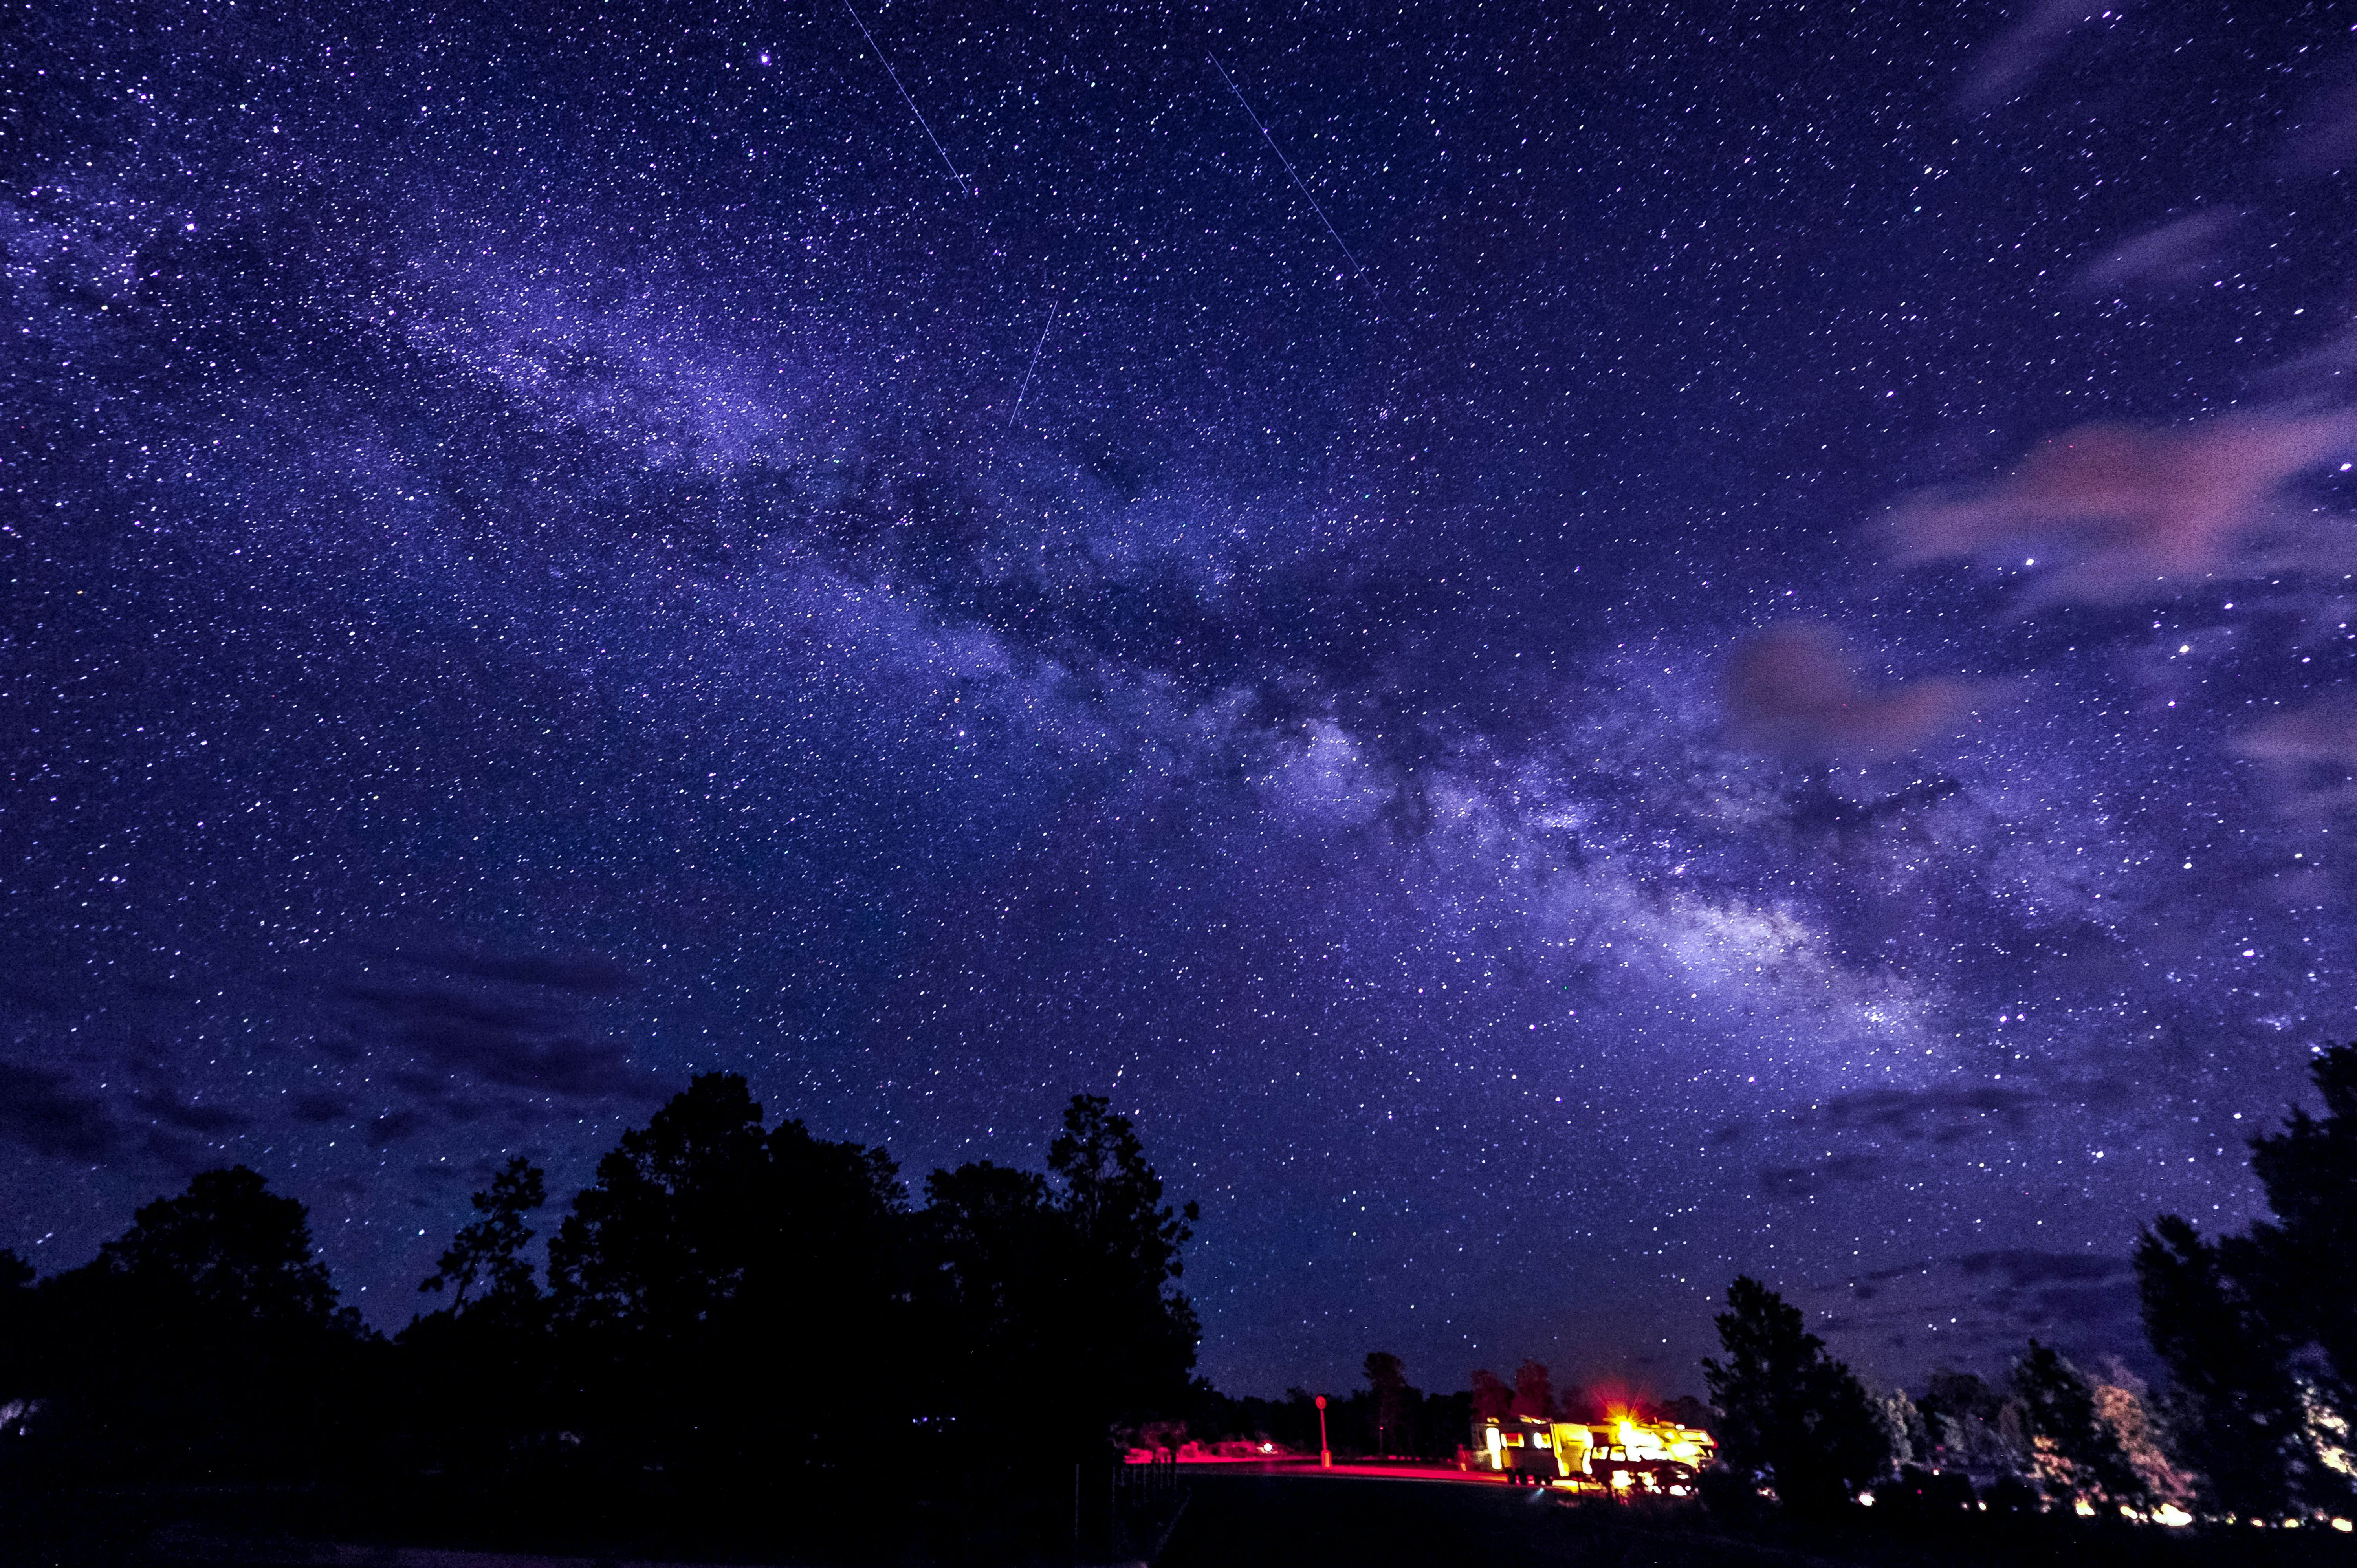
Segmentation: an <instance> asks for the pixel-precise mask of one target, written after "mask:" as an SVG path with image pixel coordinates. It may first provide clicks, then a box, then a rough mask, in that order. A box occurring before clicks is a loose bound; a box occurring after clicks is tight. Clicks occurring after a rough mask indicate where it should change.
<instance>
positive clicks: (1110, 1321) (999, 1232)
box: [920, 1094, 1199, 1455]
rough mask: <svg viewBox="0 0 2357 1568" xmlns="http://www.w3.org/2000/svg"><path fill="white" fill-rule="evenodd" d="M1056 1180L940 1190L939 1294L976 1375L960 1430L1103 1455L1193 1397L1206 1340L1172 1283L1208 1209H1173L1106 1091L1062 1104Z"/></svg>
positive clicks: (952, 1181) (947, 1185)
mask: <svg viewBox="0 0 2357 1568" xmlns="http://www.w3.org/2000/svg"><path fill="white" fill-rule="evenodd" d="M1048 1169H1049V1174H1048V1176H1045V1177H1043V1176H1036V1175H1033V1174H1032V1173H1030V1172H1027V1171H1018V1170H1011V1169H1008V1168H1006V1167H1004V1166H998V1165H991V1164H989V1163H988V1162H983V1163H980V1164H975V1165H963V1166H961V1167H959V1168H958V1169H957V1170H954V1171H937V1172H935V1173H934V1174H933V1176H931V1178H929V1179H928V1180H927V1182H926V1184H925V1191H926V1197H927V1200H928V1206H927V1208H926V1210H925V1212H924V1213H923V1215H921V1216H920V1219H921V1220H922V1221H923V1225H924V1231H925V1234H926V1236H927V1237H928V1239H929V1245H930V1246H931V1248H932V1249H933V1250H934V1254H935V1258H936V1266H935V1270H934V1275H933V1281H932V1285H931V1289H932V1291H933V1293H934V1300H935V1303H936V1311H937V1312H939V1313H942V1314H944V1315H945V1316H944V1318H943V1321H944V1325H945V1326H944V1327H943V1329H942V1338H943V1339H944V1340H945V1342H946V1343H948V1344H949V1345H951V1346H952V1347H954V1352H953V1353H954V1354H955V1355H956V1356H957V1357H958V1359H959V1363H960V1364H961V1365H962V1366H963V1367H965V1368H967V1369H970V1377H971V1381H970V1382H969V1384H968V1387H967V1396H968V1397H967V1398H966V1399H965V1400H964V1401H963V1416H962V1419H963V1420H965V1421H966V1422H968V1423H976V1424H978V1425H980V1426H982V1427H984V1428H987V1429H990V1430H994V1431H1005V1430H1006V1429H1007V1427H1008V1423H1017V1424H1019V1425H1021V1426H1023V1427H1025V1428H1026V1429H1028V1430H1029V1431H1030V1432H1031V1433H1032V1434H1034V1435H1035V1436H1036V1437H1038V1438H1039V1439H1042V1440H1045V1441H1046V1442H1048V1443H1049V1444H1050V1445H1051V1446H1053V1447H1055V1448H1056V1449H1057V1450H1058V1451H1060V1452H1063V1453H1066V1454H1070V1455H1082V1454H1085V1455H1099V1454H1101V1452H1102V1451H1103V1449H1104V1447H1105V1444H1107V1442H1108V1438H1109V1434H1110V1432H1111V1431H1112V1428H1113V1427H1114V1424H1115V1423H1133V1424H1134V1423H1135V1422H1136V1421H1138V1420H1141V1419H1145V1418H1147V1417H1150V1416H1154V1415H1157V1414H1163V1413H1168V1412H1172V1411H1176V1410H1179V1409H1180V1408H1183V1407H1184V1406H1185V1405H1186V1403H1187V1402H1188V1401H1189V1398H1190V1396H1189V1384H1188V1373H1189V1369H1191V1368H1192V1367H1193V1366H1194V1364H1195V1345H1196V1340H1197V1337H1198V1333H1199V1330H1198V1328H1197V1326H1196V1321H1195V1315H1194V1309H1193V1307H1192V1306H1191V1305H1189V1303H1188V1301H1187V1298H1186V1296H1185V1295H1183V1294H1180V1293H1179V1291H1178V1290H1177V1289H1176V1288H1175V1282H1176V1281H1177V1280H1178V1278H1179V1274H1180V1273H1181V1270H1182V1267H1183V1261H1182V1257H1181V1249H1182V1248H1183V1247H1184V1245H1185V1243H1186V1241H1187V1239H1188V1237H1189V1234H1190V1233H1191V1232H1190V1227H1191V1225H1192V1222H1193V1221H1194V1219H1196V1217H1197V1210H1196V1208H1195V1206H1194V1205H1193V1204H1192V1203H1189V1204H1187V1205H1185V1206H1183V1208H1175V1209H1174V1208H1171V1207H1170V1206H1168V1205H1167V1204H1165V1203H1164V1202H1163V1201H1162V1197H1163V1187H1162V1178H1161V1177H1160V1176H1158V1175H1157V1173H1156V1172H1155V1169H1154V1167H1153V1165H1151V1164H1150V1163H1149V1162H1148V1161H1147V1160H1146V1152H1145V1147H1144V1145H1143V1144H1142V1143H1141V1142H1140V1141H1139V1139H1138V1137H1137V1133H1136V1130H1135V1128H1134V1127H1133V1126H1132V1125H1131V1124H1130V1122H1129V1120H1128V1119H1127V1118H1126V1117H1124V1116H1121V1115H1118V1114H1116V1113H1115V1112H1114V1111H1113V1109H1112V1106H1111V1104H1110V1102H1109V1101H1105V1100H1103V1098H1101V1097H1098V1096H1095V1095H1086V1094H1082V1095H1075V1096H1073V1098H1072V1101H1071V1104H1070V1105H1069V1106H1067V1107H1066V1108H1065V1112H1064V1124H1063V1131H1062V1132H1061V1133H1060V1134H1058V1136H1057V1137H1056V1139H1055V1140H1054V1141H1053V1142H1052V1143H1051V1144H1049V1149H1048ZM1018 1412H1028V1415H1027V1414H1021V1413H1018Z"/></svg>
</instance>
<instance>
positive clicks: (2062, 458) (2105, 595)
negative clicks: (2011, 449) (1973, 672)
mask: <svg viewBox="0 0 2357 1568" xmlns="http://www.w3.org/2000/svg"><path fill="white" fill-rule="evenodd" d="M2352 448H2357V413H2314V414H2301V413H2287V412H2280V411H2278V412H2273V413H2256V414H2246V415H2242V416H2239V417H2235V418H2232V419H2220V420H2213V421H2212V422H2210V423H2208V424H2200V425H2189V426H2183V427H2179V428H2173V429H2158V430H2152V429H2138V428H2136V427H2133V426H2129V425H2122V424H2084V425H2081V426H2080V427H2078V428H2077V429H2075V430H2072V431H2068V432H2066V433H2064V434H2063V435H2058V436H2056V437H2055V438H2054V439H2052V440H2050V441H2049V442H2047V443H2046V444H2045V445H2044V446H2040V448H2039V449H2038V450H2037V451H2035V452H2033V453H2032V454H2031V455H2030V456H2029V458H2028V459H2027V460H2026V461H2024V462H2023V463H2022V465H2021V466H2020V467H2018V468H2017V469H2015V470H2014V472H2013V473H2011V474H2010V475H2008V476H2007V477H2006V478H2003V479H2000V480H1997V481H1996V483H1994V484H1988V485H1983V486H1979V487H1976V488H1973V489H1948V490H1940V491H1932V492H1927V493H1925V494H1923V495H1921V496H1918V497H1916V498H1915V499H1911V500H1909V501H1907V502H1904V503H1902V504H1901V505H1900V508H1899V510H1898V511H1897V512H1896V514H1895V515H1894V516H1893V517H1892V519H1891V530H1892V534H1893V537H1894V539H1895V541H1896V543H1897V546H1898V552H1899V555H1900V559H1901V560H1902V561H1906V562H1926V561H1937V560H1946V559H1966V560H1981V561H1987V562H1991V563H1997V564H2020V565H2025V566H2027V565H2032V564H2035V565H2039V566H2041V567H2043V568H2044V571H2043V576H2042V581H2041V583H2040V585H2039V587H2038V589H2037V590H2036V592H2035V593H2034V595H2033V598H2034V599H2035V600H2037V601H2039V602H2048V603H2051V602H2059V601H2061V600H2066V599H2083V600H2098V601H2106V602H2115V601H2119V600H2126V599H2132V598H2135V597H2137V596H2141V595H2147V594H2151V593H2154V592H2156V591H2163V592H2165V591H2168V590H2169V589H2170V588H2171V587H2181V586H2182V585H2185V584H2186V583H2187V582H2190V581H2192V580H2195V579H2199V578H2203V577H2213V576H2219V575H2235V574H2240V573H2243V572H2246V571H2252V570H2261V569H2268V568H2270V567H2271V568H2273V569H2277V570H2280V569H2282V566H2283V565H2284V564H2285V563H2284V561H2283V560H2282V559H2281V558H2280V557H2268V558H2262V557H2261V556H2260V555H2259V554H2258V553H2256V550H2255V547H2256V546H2258V545H2259V544H2261V543H2263V542H2266V541H2267V540H2268V539H2269V537H2270V536H2280V535H2287V534H2290V533H2291V532H2293V530H2292V529H2291V527H2290V525H2289V523H2288V521H2287V519H2286V517H2285V516H2284V515H2283V512H2282V510H2281V508H2280V507H2279V505H2278V504H2277V497H2278V493H2279V492H2280V491H2281V489H2282V488H2283V486H2284V485H2285V484H2286V482H2287V481H2288V480H2290V479H2291V478H2294V477H2295V476H2297V475H2298V474H2299V473H2300V472H2301V471H2302V470H2303V469H2307V468H2310V467H2315V466H2316V465H2317V464H2319V463H2322V462H2324V461H2325V460H2326V459H2328V458H2330V457H2334V456H2340V455H2341V453H2343V452H2345V451H2349V450H2352ZM2295 543H2297V544H2298V545H2300V546H2303V547H2310V548H2312V545H2313V541H2295ZM2298 554H2299V552H2298V550H2295V551H2294V552H2293V559H2294V560H2295V561H2296V560H2297V559H2298Z"/></svg>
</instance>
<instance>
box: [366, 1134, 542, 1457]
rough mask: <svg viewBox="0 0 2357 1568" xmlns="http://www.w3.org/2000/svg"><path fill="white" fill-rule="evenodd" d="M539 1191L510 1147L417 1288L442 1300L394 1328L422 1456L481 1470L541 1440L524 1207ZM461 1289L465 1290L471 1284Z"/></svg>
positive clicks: (537, 1303)
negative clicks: (471, 1213)
mask: <svg viewBox="0 0 2357 1568" xmlns="http://www.w3.org/2000/svg"><path fill="white" fill-rule="evenodd" d="M546 1201H547V1185H546V1178H545V1177H544V1176H543V1174H542V1173H541V1171H540V1170H539V1169H538V1168H537V1167H536V1166H534V1165H533V1164H532V1163H531V1162H530V1161H529V1160H526V1159H524V1158H523V1157H522V1156H521V1155H518V1156H516V1157H514V1158H512V1159H511V1160H509V1162H508V1163H507V1165H506V1167H505V1168H504V1169H502V1170H500V1172H499V1173H497V1174H496V1175H495V1176H492V1178H491V1185H490V1187H489V1188H488V1189H487V1190H485V1191H482V1192H479V1193H476V1194H475V1195H474V1196H473V1198H472V1202H473V1205H474V1208H475V1212H476V1214H477V1215H479V1219H474V1220H472V1221H470V1222H469V1223H468V1224H466V1225H463V1226H461V1227H460V1228H459V1230H458V1233H457V1237H456V1238H455V1239H453V1240H452V1241H451V1244H450V1246H449V1247H448V1248H447V1249H446V1250H445V1251H444V1252H443V1253H442V1258H441V1263H440V1266H439V1268H437V1269H436V1272H435V1273H434V1274H433V1275H431V1276H430V1277H428V1278H426V1279H425V1280H422V1281H420V1282H419V1283H418V1287H417V1288H418V1289H419V1290H420V1291H425V1292H439V1291H441V1290H443V1289H444V1288H445V1287H446V1286H448V1287H454V1288H453V1289H452V1293H451V1294H452V1300H451V1303H450V1305H448V1306H447V1307H444V1308H442V1309H440V1310H439V1311H436V1312H433V1313H429V1314H426V1315H425V1316H420V1317H417V1318H415V1319H413V1320H412V1321H411V1323H410V1325H409V1326H408V1327H407V1328H404V1330H402V1332H401V1335H400V1337H399V1345H400V1348H401V1351H402V1355H403V1359H404V1366H403V1369H402V1370H403V1375H404V1380H405V1381H406V1383H407V1385H408V1388H409V1391H410V1393H411V1395H412V1396H413V1397H411V1398H410V1399H407V1400H404V1402H402V1405H401V1408H402V1410H403V1411H404V1412H406V1414H407V1417H408V1420H407V1422H406V1423H405V1424H406V1425H407V1427H408V1428H409V1432H410V1437H411V1440H412V1442H413V1443H414V1444H416V1445H417V1446H418V1448H419V1449H420V1451H421V1456H422V1457H434V1458H438V1459H439V1460H440V1461H441V1462H442V1463H443V1464H445V1465H446V1466H450V1467H452V1468H454V1469H457V1470H459V1471H461V1472H462V1473H466V1474H471V1475H488V1474H490V1473H493V1472H495V1471H496V1470H497V1469H498V1467H499V1466H500V1465H502V1464H503V1463H506V1462H507V1460H508V1459H509V1457H510V1455H511V1454H512V1453H513V1452H514V1451H516V1450H517V1449H519V1448H522V1447H529V1446H534V1445H545V1444H546V1443H547V1441H548V1433H547V1429H548V1428H549V1427H550V1426H551V1425H552V1424H553V1420H554V1418H553V1414H552V1392H553V1391H552V1389H551V1386H550V1385H551V1381H552V1380H553V1379H554V1376H555V1373H556V1367H555V1364H554V1357H553V1354H552V1352H553V1350H554V1346H553V1345H552V1344H551V1341H550V1337H549V1316H548V1302H547V1298H546V1297H545V1296H544V1295H543V1294H541V1292H540V1289H539V1287H538V1286H537V1285H535V1284H534V1283H533V1277H532V1261H531V1260H530V1259H529V1258H527V1257H526V1256H525V1255H524V1251H523V1250H524V1248H525V1246H526V1245H528V1244H529V1243H530V1242H531V1240H532V1238H533V1231H532V1229H531V1227H530V1226H529V1225H527V1224H526V1223H525V1219H526V1217H527V1216H528V1215H530V1214H531V1212H532V1211H533V1209H535V1208H540V1207H541V1206H542V1205H543V1204H544V1202H546ZM470 1293H472V1294H470Z"/></svg>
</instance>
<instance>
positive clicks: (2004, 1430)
mask: <svg viewBox="0 0 2357 1568" xmlns="http://www.w3.org/2000/svg"><path fill="white" fill-rule="evenodd" d="M2005 1405H2006V1396H2005V1395H2004V1394H2003V1393H2001V1392H2000V1391H1997V1390H1996V1389H1994V1388H1992V1387H1990V1386H1989V1384H1988V1383H1987V1382H1986V1381H1985V1380H1982V1379H1981V1378H1979V1377H1976V1376H1975V1375H1974V1374H1973V1373H1971V1372H1959V1371H1955V1370H1953V1369H1950V1368H1947V1367H1940V1368H1936V1369H1933V1371H1932V1377H1931V1380H1930V1382H1929V1384H1928V1385H1927V1386H1926V1388H1925V1389H1924V1392H1923V1398H1922V1399H1921V1402H1919V1403H1918V1405H1917V1409H1918V1410H1919V1411H1920V1412H1921V1415H1922V1419H1923V1425H1924V1431H1925V1434H1926V1436H1927V1437H1928V1438H1929V1439H1930V1441H1931V1448H1932V1455H1931V1456H1932V1459H1933V1460H1934V1461H1935V1462H1936V1463H1937V1464H1938V1465H1939V1466H1941V1467H1943V1468H1944V1469H1953V1470H1969V1471H1972V1472H1974V1473H1975V1474H1977V1475H1981V1476H1984V1477H1990V1478H1994V1477H1997V1476H2001V1475H2018V1474H2019V1473H2020V1472H2021V1471H2023V1470H2025V1469H2027V1468H2029V1463H2030V1461H2029V1451H2028V1449H2027V1448H2026V1447H2025V1446H2024V1445H2023V1444H2022V1442H2021V1441H2018V1438H2019V1428H2020V1423H2018V1421H2015V1422H2008V1421H2007V1418H2006V1413H2005Z"/></svg>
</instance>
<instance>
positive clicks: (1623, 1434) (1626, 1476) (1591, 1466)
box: [1473, 1415, 1717, 1496]
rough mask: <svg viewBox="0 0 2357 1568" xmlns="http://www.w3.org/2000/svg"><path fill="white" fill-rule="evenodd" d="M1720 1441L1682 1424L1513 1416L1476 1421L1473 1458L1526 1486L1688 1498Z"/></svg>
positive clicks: (1627, 1418) (1481, 1465)
mask: <svg viewBox="0 0 2357 1568" xmlns="http://www.w3.org/2000/svg"><path fill="white" fill-rule="evenodd" d="M1715 1453H1717V1444H1715V1443H1714V1442H1712V1441H1711V1435H1710V1434H1709V1433H1707V1432H1705V1431H1703V1430H1702V1429H1701V1428H1700V1427H1696V1426H1680V1425H1678V1424H1676V1423H1674V1422H1645V1421H1638V1420H1635V1419H1633V1418H1631V1417H1628V1416H1620V1417H1617V1418H1615V1419H1613V1420H1611V1421H1607V1422H1601V1423H1588V1422H1579V1421H1541V1420H1540V1419H1538V1418H1537V1417H1536V1416H1528V1415H1510V1416H1507V1417H1506V1418H1504V1419H1503V1420H1498V1419H1495V1418H1491V1419H1488V1420H1483V1421H1477V1422H1475V1423H1473V1463H1474V1466H1475V1467H1476V1468H1479V1469H1483V1470H1491V1471H1494V1472H1497V1473H1498V1474H1501V1475H1503V1476H1506V1477H1509V1478H1511V1479H1512V1480H1513V1481H1514V1482H1515V1484H1517V1485H1519V1486H1554V1485H1570V1486H1590V1487H1605V1488H1608V1489H1609V1490H1612V1491H1616V1492H1626V1491H1651V1492H1669V1493H1672V1494H1674V1495H1678V1496H1683V1495H1684V1494H1685V1493H1686V1492H1687V1491H1688V1490H1689V1489H1691V1488H1692V1487H1693V1485H1694V1478H1695V1472H1697V1471H1699V1470H1700V1469H1701V1468H1702V1467H1703V1466H1706V1465H1707V1464H1709V1463H1710V1461H1711V1456H1712V1455H1714V1454H1715Z"/></svg>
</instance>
